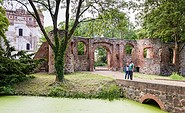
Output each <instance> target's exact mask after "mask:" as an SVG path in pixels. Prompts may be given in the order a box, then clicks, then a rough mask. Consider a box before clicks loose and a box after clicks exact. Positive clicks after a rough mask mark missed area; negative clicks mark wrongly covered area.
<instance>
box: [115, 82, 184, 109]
mask: <svg viewBox="0 0 185 113" xmlns="http://www.w3.org/2000/svg"><path fill="white" fill-rule="evenodd" d="M163 82H164V81H161V83H160V81H158V82H155V81H136V80H134V81H130V80H121V79H117V83H118V84H119V86H121V87H122V89H123V91H124V92H125V93H124V95H125V96H126V98H128V99H131V100H135V101H137V102H140V103H150V102H155V103H157V104H158V105H159V107H160V108H161V109H162V110H164V111H168V112H170V113H185V83H184V82H177V83H180V84H171V85H168V84H167V83H163Z"/></svg>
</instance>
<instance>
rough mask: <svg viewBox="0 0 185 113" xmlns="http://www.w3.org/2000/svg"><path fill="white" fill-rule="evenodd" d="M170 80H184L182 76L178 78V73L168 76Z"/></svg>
mask: <svg viewBox="0 0 185 113" xmlns="http://www.w3.org/2000/svg"><path fill="white" fill-rule="evenodd" d="M170 78H171V79H172V80H183V79H184V78H183V76H180V75H179V74H178V73H175V72H173V73H172V75H171V76H170Z"/></svg>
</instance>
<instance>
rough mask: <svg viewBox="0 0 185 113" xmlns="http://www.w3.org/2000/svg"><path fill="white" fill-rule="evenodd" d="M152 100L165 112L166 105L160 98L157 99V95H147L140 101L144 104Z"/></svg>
mask: <svg viewBox="0 0 185 113" xmlns="http://www.w3.org/2000/svg"><path fill="white" fill-rule="evenodd" d="M150 99H152V100H154V101H155V102H156V103H157V104H158V105H159V107H160V108H161V109H162V110H165V107H164V104H163V103H162V101H161V100H160V99H159V98H157V97H156V96H155V95H152V94H146V95H144V96H142V97H141V99H140V102H141V103H142V104H143V103H145V102H146V101H149V100H150Z"/></svg>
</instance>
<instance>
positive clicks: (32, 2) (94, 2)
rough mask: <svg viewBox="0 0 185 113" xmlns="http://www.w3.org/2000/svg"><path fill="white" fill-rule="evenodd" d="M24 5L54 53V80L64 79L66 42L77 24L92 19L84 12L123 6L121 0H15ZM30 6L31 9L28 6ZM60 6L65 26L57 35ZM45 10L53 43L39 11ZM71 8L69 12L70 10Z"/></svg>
mask: <svg viewBox="0 0 185 113" xmlns="http://www.w3.org/2000/svg"><path fill="white" fill-rule="evenodd" d="M15 1H17V2H18V3H20V4H22V5H23V6H25V8H26V9H27V11H28V12H29V13H30V14H31V15H32V16H33V17H34V18H35V19H36V21H37V23H38V25H39V27H40V29H41V31H42V33H43V35H44V36H45V38H46V40H47V42H48V44H49V45H50V47H51V48H52V50H53V53H54V61H55V63H54V65H55V69H56V74H57V75H56V82H63V81H64V58H65V57H64V56H65V50H66V48H67V44H68V42H69V40H70V38H71V37H72V35H73V33H74V31H75V29H76V28H77V26H78V25H79V24H80V23H81V22H84V21H90V20H94V19H92V18H88V17H87V16H86V15H85V14H87V12H95V13H96V14H97V15H98V14H101V13H102V12H103V11H105V10H108V9H110V8H117V7H120V8H123V5H125V4H124V3H123V2H124V1H123V0H15ZM30 6H31V8H32V11H33V12H31V10H29V8H30ZM60 8H63V9H64V11H65V28H64V29H63V32H65V33H64V36H63V37H61V36H60V35H59V30H58V26H57V22H58V14H59V10H60ZM42 9H44V10H47V11H48V12H49V13H50V16H51V18H52V22H53V31H52V32H53V33H52V34H53V37H54V43H53V42H52V41H51V39H50V38H49V36H48V34H47V33H46V31H45V29H44V27H43V25H42V22H41V19H40V16H39V13H40V10H42ZM70 9H71V12H70ZM70 18H73V19H74V23H73V25H72V28H71V29H70V28H69V22H70Z"/></svg>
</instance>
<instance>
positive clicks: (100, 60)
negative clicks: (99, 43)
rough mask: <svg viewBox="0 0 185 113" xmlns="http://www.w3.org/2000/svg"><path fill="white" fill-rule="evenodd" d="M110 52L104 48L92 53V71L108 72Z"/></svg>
mask: <svg viewBox="0 0 185 113" xmlns="http://www.w3.org/2000/svg"><path fill="white" fill-rule="evenodd" d="M110 59H111V58H110V52H109V51H107V49H106V48H104V47H98V48H96V49H95V52H94V69H95V70H96V71H98V70H101V71H102V70H108V68H109V67H110Z"/></svg>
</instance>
